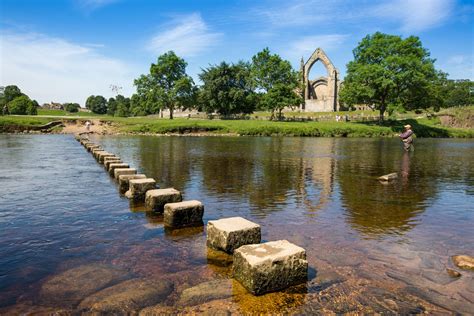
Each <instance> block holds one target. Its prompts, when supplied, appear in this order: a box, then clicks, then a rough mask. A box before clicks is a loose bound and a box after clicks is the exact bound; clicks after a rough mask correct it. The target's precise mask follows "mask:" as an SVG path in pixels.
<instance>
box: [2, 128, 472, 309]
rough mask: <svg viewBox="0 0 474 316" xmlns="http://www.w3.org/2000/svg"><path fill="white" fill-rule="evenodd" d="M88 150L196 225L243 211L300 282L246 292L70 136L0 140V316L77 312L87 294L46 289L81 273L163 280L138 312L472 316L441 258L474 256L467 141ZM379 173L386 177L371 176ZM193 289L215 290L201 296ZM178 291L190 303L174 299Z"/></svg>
mask: <svg viewBox="0 0 474 316" xmlns="http://www.w3.org/2000/svg"><path fill="white" fill-rule="evenodd" d="M93 141H95V142H97V143H98V144H100V145H102V146H103V147H104V148H105V149H106V150H107V151H109V152H112V153H115V154H117V155H118V156H120V157H121V158H122V160H123V161H124V162H127V163H129V164H130V165H131V166H133V167H135V168H137V169H138V171H139V173H144V174H146V175H147V176H148V177H152V178H154V179H156V181H157V183H158V184H159V185H160V187H161V188H166V187H174V188H176V189H178V190H180V191H181V192H182V193H183V197H184V199H185V200H191V199H196V200H199V201H201V202H202V203H203V204H204V205H205V213H204V223H206V222H207V221H208V220H213V219H219V218H223V217H232V216H241V217H244V218H246V219H249V220H251V221H254V222H256V223H258V224H260V225H261V227H262V239H263V240H264V241H270V240H279V239H286V240H288V241H290V242H292V243H295V244H297V245H299V246H301V247H303V248H305V249H306V252H307V258H308V262H309V266H310V269H309V276H308V281H307V282H306V283H305V284H302V285H299V286H295V287H292V288H289V289H287V290H285V291H281V292H276V293H270V294H266V295H263V296H258V297H255V296H252V295H250V294H248V293H247V292H246V291H245V290H244V289H243V288H242V286H241V285H240V284H239V283H238V282H236V281H234V280H232V275H231V257H230V256H226V255H223V254H221V253H217V252H215V251H211V250H209V249H207V247H206V234H205V227H197V228H189V229H181V230H172V231H171V230H165V229H164V228H163V223H162V217H161V216H160V215H158V214H151V213H147V212H145V211H144V207H143V206H142V205H132V204H130V202H129V201H128V200H127V199H126V198H125V197H124V196H121V195H120V194H119V192H118V187H117V183H116V182H115V180H114V179H113V178H111V177H110V176H109V175H108V173H107V172H106V171H105V170H104V167H103V166H102V165H100V164H99V163H97V162H96V161H95V160H94V158H93V157H92V156H91V154H90V153H88V152H87V151H86V150H85V149H84V148H83V147H82V146H81V145H80V144H79V143H78V142H77V141H75V140H74V138H73V137H72V136H70V135H0V314H13V313H25V312H38V313H42V312H43V313H45V312H46V313H47V312H50V311H55V310H61V311H64V312H65V313H69V312H74V311H78V310H79V309H78V305H79V304H80V302H81V300H83V299H85V298H86V297H78V299H77V301H75V302H69V303H67V304H66V303H64V304H63V303H62V302H60V301H58V300H55V299H54V298H52V297H48V293H50V292H48V291H45V287H46V285H45V284H48V282H50V281H51V280H52V279H53V278H55V277H56V276H58V275H61V274H63V273H64V272H67V271H69V270H71V269H75V268H78V267H84V266H85V267H87V266H94V265H100V266H101V267H110V269H113V268H117V269H121V270H120V271H124V272H123V273H126V274H127V275H130V276H133V277H134V278H141V279H147V280H154V282H161V280H166V281H167V282H168V284H171V288H172V290H170V292H169V293H168V294H167V295H165V297H164V298H163V299H161V301H160V302H154V303H153V304H151V305H152V306H148V307H147V306H140V308H139V310H142V312H147V311H148V312H150V313H151V314H153V312H156V313H160V312H165V313H173V312H189V313H199V312H206V311H225V312H232V313H277V312H281V313H294V314H314V313H331V312H334V313H346V312H367V313H372V312H381V313H389V314H390V313H394V314H398V313H401V314H406V313H423V312H433V313H434V312H453V311H456V312H460V313H465V314H469V313H471V312H472V311H474V272H472V271H466V270H460V269H458V268H456V267H455V266H454V265H453V263H452V260H451V256H453V255H457V254H467V255H471V256H474V228H473V227H474V141H473V140H461V139H417V140H416V149H415V152H413V153H404V152H403V150H402V148H401V144H400V143H399V141H398V140H397V139H370V138H364V139H342V138H296V137H295V138H278V137H268V138H267V137H165V136H164V137H155V136H96V137H95V138H93ZM391 172H398V173H399V175H400V177H399V179H398V180H396V181H394V182H390V183H388V184H384V183H380V182H379V181H378V180H377V177H378V176H381V175H384V174H388V173H391ZM447 268H451V269H455V270H457V271H459V272H461V274H462V275H461V277H452V276H450V275H449V274H448V273H447V270H446V269H447ZM104 269H105V268H104ZM99 277H100V276H94V275H87V274H82V275H81V274H79V275H78V278H88V280H80V279H78V280H74V282H78V284H82V283H81V282H86V283H87V282H94V279H95V278H99ZM89 279H90V280H89ZM215 280H220V281H219V282H220V283H215V282H214V283H212V281H215ZM209 282H211V283H209ZM59 283H60V284H59V285H57V286H59V287H60V286H62V284H63V283H61V282H59ZM66 283H67V282H66ZM87 284H89V283H87ZM206 284H207V285H209V284H211V285H212V284H220V285H218V290H215V289H214V292H215V293H214V292H213V291H212V290H213V289H212V288H213V287H215V286H211V289H209V287H208V288H207V289H206ZM55 286H56V285H55ZM91 287H92V288H93V287H94V285H91ZM191 288H197V290H196V291H195V292H196V293H198V292H199V291H201V292H203V293H198V294H197V295H196V297H195V298H194V299H191V300H187V301H186V300H185V299H183V291H186V290H187V289H191ZM98 289H99V288H97V290H98ZM199 289H201V290H199ZM67 291H68V289H60V290H59V293H66V294H67V293H68V292H67ZM90 295H92V293H87V295H86V294H84V296H90ZM125 295H126V294H125ZM81 306H82V305H81ZM139 310H137V311H139ZM145 314H146V313H145Z"/></svg>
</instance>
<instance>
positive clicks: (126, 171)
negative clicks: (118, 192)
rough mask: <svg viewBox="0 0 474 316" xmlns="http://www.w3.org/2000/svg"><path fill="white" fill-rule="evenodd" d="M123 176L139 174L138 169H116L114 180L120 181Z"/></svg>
mask: <svg viewBox="0 0 474 316" xmlns="http://www.w3.org/2000/svg"><path fill="white" fill-rule="evenodd" d="M123 174H137V169H135V168H117V169H114V178H115V179H117V180H118V178H119V176H121V175H123Z"/></svg>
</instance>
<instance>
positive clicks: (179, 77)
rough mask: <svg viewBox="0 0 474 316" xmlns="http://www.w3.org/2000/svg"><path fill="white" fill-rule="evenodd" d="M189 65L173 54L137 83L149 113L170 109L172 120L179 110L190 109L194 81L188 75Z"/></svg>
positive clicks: (152, 66) (168, 55)
mask: <svg viewBox="0 0 474 316" xmlns="http://www.w3.org/2000/svg"><path fill="white" fill-rule="evenodd" d="M186 66H187V63H186V62H185V61H184V59H182V58H180V57H178V56H176V54H175V53H174V52H173V51H169V52H167V53H165V54H163V55H161V56H159V57H158V60H157V63H156V64H151V66H150V74H148V75H142V76H140V77H139V78H138V79H136V80H135V81H134V84H135V86H136V87H137V94H138V95H139V96H140V100H141V101H144V104H143V106H144V107H145V110H144V111H143V112H145V113H146V114H152V113H157V112H158V111H159V110H160V109H161V110H164V109H169V111H170V119H173V112H174V110H175V109H177V108H183V107H189V106H190V105H191V103H192V101H193V93H194V91H195V90H194V82H193V79H192V78H191V77H189V76H188V75H187V74H186Z"/></svg>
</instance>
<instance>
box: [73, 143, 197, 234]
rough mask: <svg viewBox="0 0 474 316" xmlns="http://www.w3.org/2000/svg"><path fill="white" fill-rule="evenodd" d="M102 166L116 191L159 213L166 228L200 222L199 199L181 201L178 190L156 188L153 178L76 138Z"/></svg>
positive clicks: (97, 147) (99, 147)
mask: <svg viewBox="0 0 474 316" xmlns="http://www.w3.org/2000/svg"><path fill="white" fill-rule="evenodd" d="M76 139H77V140H78V141H80V143H81V144H82V145H83V146H84V147H85V148H86V149H87V150H88V151H89V152H91V153H92V155H93V156H94V157H95V159H96V160H97V161H98V162H99V163H101V164H103V165H104V167H105V169H106V170H107V171H108V173H109V174H110V176H112V177H114V178H115V180H117V181H118V184H119V190H120V193H122V194H125V196H126V197H127V198H129V199H130V200H133V201H134V202H145V207H146V209H147V211H151V212H157V213H163V221H164V225H165V226H166V227H170V228H182V227H189V226H199V225H202V224H203V221H202V217H203V215H204V206H203V204H202V203H201V202H199V201H196V200H192V201H183V199H182V195H181V193H180V192H179V191H178V190H176V189H173V188H166V189H160V188H159V187H158V185H157V184H156V181H155V179H153V178H148V177H147V176H146V175H144V174H137V169H135V168H131V167H130V165H129V164H127V163H124V162H123V161H122V160H121V159H120V157H118V156H116V155H114V154H112V153H109V152H107V151H105V150H103V149H102V147H101V146H99V145H97V144H95V143H93V142H91V141H90V140H88V139H84V138H79V137H77V138H76Z"/></svg>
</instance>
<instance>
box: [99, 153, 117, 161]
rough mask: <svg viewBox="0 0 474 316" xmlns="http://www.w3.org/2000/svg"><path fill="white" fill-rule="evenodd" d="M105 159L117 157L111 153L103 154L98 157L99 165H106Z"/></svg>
mask: <svg viewBox="0 0 474 316" xmlns="http://www.w3.org/2000/svg"><path fill="white" fill-rule="evenodd" d="M105 157H115V155H114V154H111V153H109V152H103V153H100V154H98V155H97V161H99V163H104V158H105Z"/></svg>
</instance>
